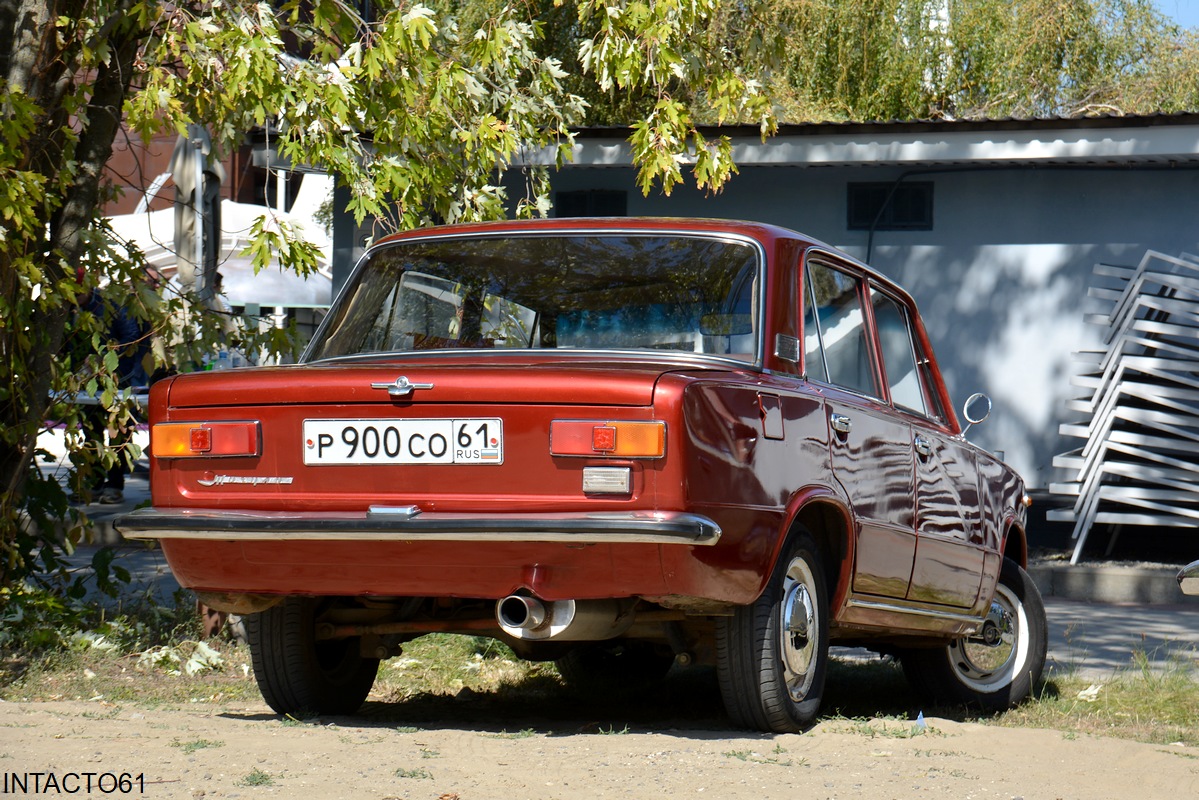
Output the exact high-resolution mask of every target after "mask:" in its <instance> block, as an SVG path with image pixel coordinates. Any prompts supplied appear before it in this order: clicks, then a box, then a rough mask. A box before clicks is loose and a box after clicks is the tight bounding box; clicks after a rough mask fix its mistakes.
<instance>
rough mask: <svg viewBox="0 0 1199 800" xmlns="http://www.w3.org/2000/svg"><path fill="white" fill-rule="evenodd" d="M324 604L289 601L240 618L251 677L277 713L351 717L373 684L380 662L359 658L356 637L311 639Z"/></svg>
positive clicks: (311, 600) (298, 599) (299, 599)
mask: <svg viewBox="0 0 1199 800" xmlns="http://www.w3.org/2000/svg"><path fill="white" fill-rule="evenodd" d="M328 602H329V601H327V600H318V599H316V598H311V597H288V598H286V599H285V600H284V601H283V602H282V603H279V604H278V605H276V606H272V607H271V608H268V609H267V610H266V611H262V612H259V613H257V614H250V615H249V616H247V617H245V622H246V638H247V640H248V641H249V643H250V654H251V656H252V658H253V662H254V678H255V680H257V682H258V689H259V691H261V692H262V697H263V699H264V700H266V702H267V705H269V706H270V707H271V708H273V709H274V710H275V711H277V712H278V713H280V714H293V715H300V714H353V713H354V712H355V711H357V710H358V709H359V707H360V706H361V705H362V702H363V701H364V700H366V696H367V694H369V693H370V690H371V686H372V685H374V682H375V674H376V673H377V672H378V670H379V659H377V658H365V657H363V655H362V653H361V640H360V639H359V638H357V637H353V638H349V639H326V640H318V639H317V638H316V621H317V619H318V617H319V615H320V612H321V611H322V610H323V609H324V607H326V605H327V604H328Z"/></svg>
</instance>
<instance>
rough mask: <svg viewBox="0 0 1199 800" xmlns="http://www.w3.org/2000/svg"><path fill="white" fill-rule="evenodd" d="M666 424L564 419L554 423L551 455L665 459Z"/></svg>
mask: <svg viewBox="0 0 1199 800" xmlns="http://www.w3.org/2000/svg"><path fill="white" fill-rule="evenodd" d="M665 452H666V423H664V422H639V421H638V422H634V421H629V420H563V419H556V420H554V421H553V422H552V423H551V424H550V453H552V454H553V455H556V456H611V457H615V458H661V457H662V455H663V454H664V453H665Z"/></svg>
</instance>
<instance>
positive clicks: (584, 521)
mask: <svg viewBox="0 0 1199 800" xmlns="http://www.w3.org/2000/svg"><path fill="white" fill-rule="evenodd" d="M115 524H116V527H117V530H119V531H120V532H121V534H122V535H124V536H125V538H127V539H220V540H239V541H297V540H309V541H312V540H316V541H320V540H329V541H407V540H411V541H490V542H569V543H575V544H610V543H617V542H634V543H643V544H682V545H713V544H716V542H717V541H719V539H720V526H718V525H717V524H716V523H715V522H713V521H712V520H710V519H708V518H707V517H703V516H700V515H698V514H688V513H684V512H679V511H642V512H638V511H633V512H578V513H554V514H521V515H507V514H453V513H445V512H434V513H421V512H420V511H419V510H417V509H415V508H412V507H407V506H405V507H398V508H392V507H376V508H372V509H371V511H369V512H365V513H361V514H358V515H353V514H346V513H344V512H319V511H311V512H292V511H255V510H239V509H156V508H139V509H137V510H135V511H133V512H131V513H129V514H126V515H124V516H123V517H120V518H119V519H117V520H116V522H115Z"/></svg>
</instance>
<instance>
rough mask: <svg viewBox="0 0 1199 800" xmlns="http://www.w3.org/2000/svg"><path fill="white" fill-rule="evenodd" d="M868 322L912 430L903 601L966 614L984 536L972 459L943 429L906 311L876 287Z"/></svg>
mask: <svg viewBox="0 0 1199 800" xmlns="http://www.w3.org/2000/svg"><path fill="white" fill-rule="evenodd" d="M870 301H871V310H872V317H873V320H874V327H875V331H876V335H877V337H878V343H879V351H880V353H881V354H882V362H883V368H884V371H885V376H886V382H887V390H888V395H889V397H890V399H891V403H892V405H894V406H895V409H896V412H897V413H899V414H902V415H903V416H904V417H906V418H907V420H908V424H909V425H910V427H911V436H912V449H913V451H914V460H915V477H916V493H915V494H916V554H915V561H914V564H913V567H912V579H911V584H910V586H909V588H908V592H907V598H908V599H909V600H914V601H918V602H925V603H936V604H939V605H949V606H956V607H970V606H972V605H974V601H975V599H976V598H977V597H978V591H979V585H980V582H981V576H982V573H983V558H984V552H985V551H984V531H983V529H982V515H981V509H980V507H979V474H978V468H977V465H976V460H975V453H974V451H973V450H972V448H971V447H970V446H969V445H968V444H966V443H965V442H964V441H963V440H962V439H961V438H960V437H956V436H954V435H952V434H950V433H949V430H948V428H947V427H946V426H945V425H944V423H943V422H942V420H943V419H944V410H943V409H941V408H940V401H939V399H938V394H937V393H936V392H934V391H932V388H933V384H932V381H933V376H932V374H931V372H930V370H929V368H928V367H929V364H930V362H929V360H928V358H926V357H924V354H923V353H922V351H921V348H920V346H919V338H918V337H917V336H915V335H914V333H915V331H914V326H913V324H912V316H913V313H914V312H913V311H912V310H911V309H910V308H909V307H908V306H907V305H906V304H905V303H903V302H902V301H900V300H899V299H898V298H897V297H895V296H892V295H890V294H888V293H887V292H886V291H885V290H883V289H882V288H880V287H878V286H877V285H872V286H871V293H870Z"/></svg>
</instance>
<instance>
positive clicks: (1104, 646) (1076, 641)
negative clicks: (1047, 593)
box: [1045, 597, 1199, 679]
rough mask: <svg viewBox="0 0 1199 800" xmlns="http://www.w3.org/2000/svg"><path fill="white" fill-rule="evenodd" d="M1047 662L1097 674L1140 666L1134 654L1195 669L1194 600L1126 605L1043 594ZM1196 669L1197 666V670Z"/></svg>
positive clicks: (1198, 631) (1198, 659)
mask: <svg viewBox="0 0 1199 800" xmlns="http://www.w3.org/2000/svg"><path fill="white" fill-rule="evenodd" d="M1045 614H1046V616H1047V617H1048V619H1049V659H1048V662H1047V666H1048V667H1049V668H1052V670H1053V671H1054V672H1056V673H1058V674H1068V673H1072V672H1073V673H1077V674H1082V675H1087V676H1091V677H1093V678H1096V679H1103V678H1105V677H1109V678H1110V677H1111V676H1112V675H1114V674H1115V673H1116V672H1117V671H1119V670H1136V669H1139V666H1138V663H1139V662H1138V661H1137V657H1136V654H1138V653H1143V654H1144V656H1145V663H1146V664H1147V665H1148V666H1149V667H1151V668H1153V669H1155V670H1162V669H1167V668H1171V667H1175V666H1188V667H1190V668H1191V669H1193V670H1197V671H1199V606H1195V605H1176V606H1166V605H1130V604H1114V603H1097V602H1083V601H1079V600H1065V599H1061V598H1057V597H1047V598H1045ZM1197 674H1199V672H1197Z"/></svg>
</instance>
